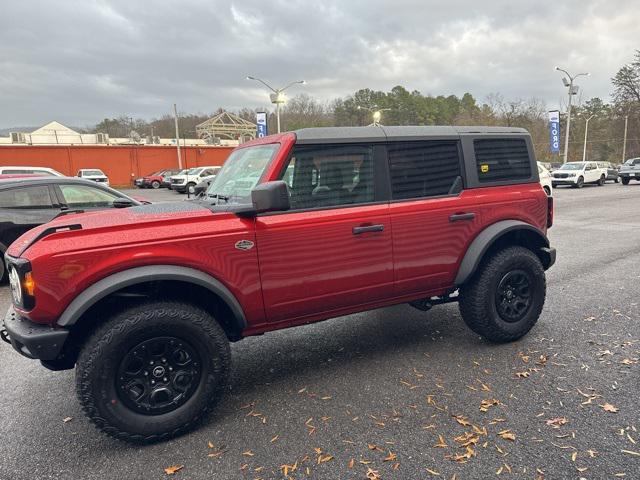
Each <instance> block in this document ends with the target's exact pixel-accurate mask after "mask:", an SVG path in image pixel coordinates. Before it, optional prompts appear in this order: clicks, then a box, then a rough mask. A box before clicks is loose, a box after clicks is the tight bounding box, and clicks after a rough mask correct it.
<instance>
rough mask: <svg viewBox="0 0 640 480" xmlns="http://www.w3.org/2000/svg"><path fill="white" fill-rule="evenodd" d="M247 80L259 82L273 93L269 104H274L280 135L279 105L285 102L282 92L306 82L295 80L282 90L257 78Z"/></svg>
mask: <svg viewBox="0 0 640 480" xmlns="http://www.w3.org/2000/svg"><path fill="white" fill-rule="evenodd" d="M247 80H255V81H256V82H260V83H261V84H263V85H264V86H265V87H267V88H268V89H269V90H271V91H272V92H273V93H272V94H271V95H270V98H271V103H275V104H276V119H277V124H278V133H280V105H281V104H283V103H284V102H285V96H284V91H285V90H286V89H287V88H289V87H291V86H293V85H296V84H300V85H304V84H306V83H307V82H305V81H304V80H297V81H295V82H291V83H290V84H288V85H287V86H285V87H282V88H273V87H272V86H271V85H269V84H268V83H267V82H265V81H264V80H262V79H260V78H257V77H252V76H250V75H248V76H247Z"/></svg>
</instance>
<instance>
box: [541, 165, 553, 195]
mask: <svg viewBox="0 0 640 480" xmlns="http://www.w3.org/2000/svg"><path fill="white" fill-rule="evenodd" d="M538 175H539V176H540V185H542V188H543V190H544V191H545V193H546V194H547V195H549V196H551V194H552V193H553V184H552V182H551V172H550V171H549V170H547V169H546V168H545V167H544V165H542V164H541V163H540V162H538Z"/></svg>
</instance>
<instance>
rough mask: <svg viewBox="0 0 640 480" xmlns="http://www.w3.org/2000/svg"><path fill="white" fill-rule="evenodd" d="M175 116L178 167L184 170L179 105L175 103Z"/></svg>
mask: <svg viewBox="0 0 640 480" xmlns="http://www.w3.org/2000/svg"><path fill="white" fill-rule="evenodd" d="M173 118H174V120H175V123H176V148H177V149H178V168H179V169H180V170H182V157H181V156H180V131H179V130H178V107H177V106H176V104H175V103H174V104H173Z"/></svg>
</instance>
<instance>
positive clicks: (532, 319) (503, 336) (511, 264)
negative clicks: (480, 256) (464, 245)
mask: <svg viewBox="0 0 640 480" xmlns="http://www.w3.org/2000/svg"><path fill="white" fill-rule="evenodd" d="M545 296H546V281H545V275H544V269H543V268H542V264H541V263H540V259H539V258H538V257H537V256H536V255H535V254H534V253H533V252H532V251H531V250H528V249H526V248H524V247H519V246H513V247H507V248H505V249H504V250H500V251H499V252H497V253H495V254H491V256H490V257H488V258H486V259H485V260H483V262H482V264H481V265H480V267H479V269H478V271H477V272H476V273H475V275H474V276H473V277H472V279H471V280H470V281H469V282H468V283H467V284H465V285H463V286H462V287H461V288H460V301H459V306H460V313H461V314H462V318H463V320H464V321H465V323H466V324H467V326H468V327H469V328H470V329H471V330H473V331H474V332H475V333H477V334H478V335H480V336H482V337H484V338H486V339H487V340H490V341H492V342H497V343H505V342H511V341H514V340H517V339H519V338H521V337H522V336H524V335H526V334H527V332H529V330H531V328H532V327H533V326H534V325H535V324H536V322H537V321H538V317H540V313H541V312H542V307H543V306H544V300H545Z"/></svg>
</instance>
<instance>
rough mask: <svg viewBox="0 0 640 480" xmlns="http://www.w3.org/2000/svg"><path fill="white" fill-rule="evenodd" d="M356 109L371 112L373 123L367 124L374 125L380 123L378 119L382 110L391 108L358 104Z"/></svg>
mask: <svg viewBox="0 0 640 480" xmlns="http://www.w3.org/2000/svg"><path fill="white" fill-rule="evenodd" d="M356 109H357V110H368V111H369V112H371V113H372V114H373V123H371V124H369V125H368V126H374V127H375V126H377V125H380V120H381V119H382V112H385V111H387V110H391V108H378V106H377V105H373V106H372V107H363V106H360V105H358V106H357V107H356Z"/></svg>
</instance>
